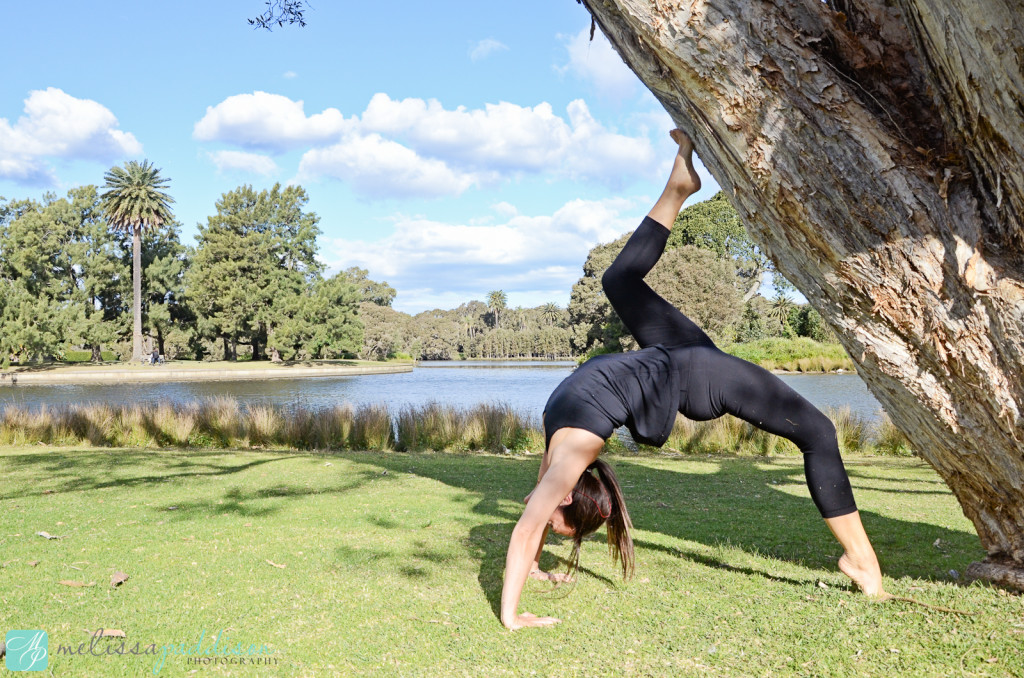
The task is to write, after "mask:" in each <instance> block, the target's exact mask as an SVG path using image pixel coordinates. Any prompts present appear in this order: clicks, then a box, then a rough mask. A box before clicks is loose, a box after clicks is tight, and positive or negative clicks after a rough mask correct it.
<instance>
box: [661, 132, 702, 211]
mask: <svg viewBox="0 0 1024 678" xmlns="http://www.w3.org/2000/svg"><path fill="white" fill-rule="evenodd" d="M668 134H669V136H670V137H672V141H674V142H676V143H677V144H679V152H678V153H677V154H676V159H675V164H674V165H673V166H672V174H671V175H669V178H668V186H667V187H666V190H674V191H677V192H678V193H679V194H681V195H683V196H684V197H688V196H690V195H693V194H694V193H696V192H697V191H699V190H700V177H699V176H698V175H697V170H695V169H694V168H693V141H691V140H690V137H689V136H687V134H686V132H684V131H683V130H681V129H674V130H672V131H671V132H669V133H668Z"/></svg>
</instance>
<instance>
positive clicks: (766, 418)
mask: <svg viewBox="0 0 1024 678" xmlns="http://www.w3.org/2000/svg"><path fill="white" fill-rule="evenodd" d="M668 234H669V231H668V229H667V228H665V227H664V226H662V225H661V224H659V223H658V222H656V221H655V220H653V219H651V218H650V217H647V218H645V219H644V221H643V223H641V224H640V227H639V228H638V229H637V230H636V232H635V233H634V234H633V235H632V237H630V239H629V241H628V242H627V243H626V246H625V247H623V248H622V252H621V253H620V254H619V256H618V257H617V258H616V259H615V261H614V262H613V263H612V265H611V266H610V267H609V268H608V270H607V271H606V272H605V274H604V277H603V278H602V284H603V285H604V291H605V294H606V295H607V296H608V300H609V301H611V304H612V306H613V307H614V308H615V312H616V313H618V315H619V318H621V319H622V322H623V324H625V326H626V327H627V328H628V329H629V331H630V332H631V333H632V335H633V337H634V338H635V339H636V340H637V342H638V343H639V344H640V346H641V347H642V348H646V347H648V346H654V345H656V344H661V345H662V346H664V347H665V348H667V349H668V350H669V352H670V353H671V354H672V357H673V359H674V360H675V361H676V362H677V364H679V365H680V367H681V369H682V372H683V373H682V377H681V379H682V382H681V383H682V388H681V393H680V401H679V411H680V412H681V413H682V414H683V415H684V416H686V417H688V418H690V419H694V420H697V421H706V420H708V419H716V418H718V417H720V416H722V415H723V414H732V415H734V416H736V417H739V418H740V419H742V420H743V421H746V422H748V423H750V424H752V425H753V426H756V427H757V428H759V429H762V430H764V431H768V432H769V433H772V434H775V435H779V436H782V437H783V438H786V439H788V440H791V441H792V442H793V443H794V444H796V446H797V447H798V448H800V451H801V452H803V455H804V474H805V475H806V478H807V487H808V488H809V489H810V491H811V498H812V499H813V500H814V504H815V505H816V506H817V507H818V510H819V511H820V512H821V515H822V516H823V517H825V518H835V517H837V516H842V515H846V514H848V513H853V512H854V511H856V510H857V505H856V503H854V500H853V490H852V488H851V487H850V479H849V477H847V475H846V469H845V468H844V467H843V460H842V458H841V457H840V456H839V443H838V440H837V439H836V429H835V426H834V425H833V424H832V422H831V421H830V420H829V418H828V417H826V416H825V415H824V414H822V413H821V411H819V410H818V409H817V408H816V407H814V406H813V405H811V404H810V403H809V402H807V400H805V399H804V398H803V396H801V395H800V394H799V393H797V392H796V391H794V390H793V389H791V388H790V387H789V386H787V385H786V384H785V383H783V382H782V380H781V379H779V378H778V377H776V376H775V375H773V374H772V373H771V372H768V371H767V370H764V369H762V368H760V367H758V366H757V365H754V364H752V363H748V362H747V361H745V360H741V359H740V358H736V357H734V356H731V355H729V354H727V353H723V352H722V351H720V350H719V349H718V348H716V347H715V344H714V342H712V341H711V338H710V337H708V335H707V334H705V333H704V331H703V330H701V329H700V328H699V327H697V325H696V324H695V323H694V322H693V321H692V320H690V319H689V318H687V317H686V316H685V315H683V314H682V313H680V312H679V310H678V309H676V308H675V307H674V306H672V304H670V303H668V302H667V301H665V300H664V299H662V298H661V297H660V296H658V295H657V294H656V293H655V292H654V290H652V289H651V288H650V287H649V286H648V285H647V283H645V282H644V276H646V275H647V273H648V272H649V271H650V270H651V269H652V268H653V267H654V264H655V263H657V261H658V259H659V258H661V254H662V252H663V251H664V250H665V243H666V242H667V240H668Z"/></svg>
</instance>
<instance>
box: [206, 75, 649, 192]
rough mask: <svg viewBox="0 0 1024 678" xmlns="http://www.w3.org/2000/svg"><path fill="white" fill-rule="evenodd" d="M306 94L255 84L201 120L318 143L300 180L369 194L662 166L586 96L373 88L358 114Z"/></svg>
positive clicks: (214, 135)
mask: <svg viewBox="0 0 1024 678" xmlns="http://www.w3.org/2000/svg"><path fill="white" fill-rule="evenodd" d="M302 109H303V106H302V102H301V101H299V102H295V101H292V100H290V99H288V98H287V97H284V96H281V95H273V94H267V93H264V92H256V93H255V94H251V95H249V94H245V95H237V96H232V97H229V98H228V99H225V100H224V101H223V102H221V103H220V104H217V105H216V106H212V107H210V108H208V109H207V113H206V115H205V116H204V117H203V119H202V120H200V121H199V122H198V123H196V125H195V132H194V136H195V138H197V139H200V140H208V141H221V142H227V143H233V144H235V145H237V146H241V147H242V148H246V149H250V148H263V149H269V150H271V151H284V150H285V149H287V148H293V147H303V146H306V147H312V148H309V149H308V150H306V152H305V153H304V154H303V156H302V160H301V162H300V166H299V172H298V175H297V177H296V179H295V180H298V181H307V180H315V179H317V178H319V177H331V178H334V179H337V180H340V181H344V182H347V183H349V184H350V185H351V186H352V187H353V188H354V189H355V190H356V191H358V192H361V193H364V194H366V195H370V196H377V197H379V196H407V195H417V196H428V197H429V196H442V195H459V194H461V193H462V192H463V191H465V190H466V189H467V188H469V187H470V186H474V185H477V186H479V185H486V184H491V183H494V182H497V181H499V180H501V179H507V178H511V177H513V176H517V175H520V174H535V175H536V174H540V175H549V176H554V177H561V178H571V179H587V180H592V181H596V182H599V183H603V184H605V185H607V186H609V187H612V188H619V187H621V186H623V185H625V184H628V183H630V182H631V181H633V180H636V179H638V178H649V177H650V176H651V175H652V173H653V171H654V170H655V169H656V163H655V158H654V151H653V147H652V145H651V143H650V141H649V139H648V138H647V136H646V130H644V131H643V132H642V133H641V134H640V135H639V136H625V135H621V134H618V133H616V132H615V131H614V130H610V129H608V128H606V127H605V126H604V125H602V124H601V123H600V122H598V121H597V120H595V119H594V117H593V116H592V115H591V113H590V111H589V109H588V107H587V105H586V103H585V102H584V101H582V100H576V101H573V102H572V103H570V104H569V106H568V108H567V111H566V114H565V116H564V117H563V116H559V115H557V114H556V113H555V112H554V110H553V109H552V107H551V105H550V104H548V103H540V104H537V105H536V106H532V107H531V106H519V105H517V104H511V103H508V102H500V103H497V104H487V105H485V106H484V107H483V108H477V109H467V108H465V107H462V106H459V107H457V108H454V109H446V108H445V107H444V106H443V105H442V104H441V103H440V102H439V101H437V100H434V99H430V100H424V99H416V98H408V99H401V100H396V99H392V98H390V97H389V96H388V95H387V94H383V93H378V94H375V95H374V96H373V97H372V98H371V100H370V102H369V104H367V107H366V110H365V111H363V113H362V114H361V115H360V116H353V117H351V118H345V117H344V116H343V115H342V114H341V113H340V112H339V111H338V110H336V109H333V108H331V109H327V110H326V111H324V112H323V113H320V114H317V115H314V116H309V117H307V116H306V115H305V113H304V112H303V110H302Z"/></svg>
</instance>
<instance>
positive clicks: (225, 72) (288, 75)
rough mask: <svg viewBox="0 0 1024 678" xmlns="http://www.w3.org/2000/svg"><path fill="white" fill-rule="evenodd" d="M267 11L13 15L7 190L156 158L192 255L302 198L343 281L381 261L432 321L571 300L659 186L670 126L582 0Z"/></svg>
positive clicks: (34, 194)
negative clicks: (212, 222) (234, 200)
mask: <svg viewBox="0 0 1024 678" xmlns="http://www.w3.org/2000/svg"><path fill="white" fill-rule="evenodd" d="M262 9H263V5H262V3H261V2H259V0H231V1H222V2H215V3H210V2H194V1H191V0H188V1H184V2H175V3H139V2H104V3H83V2H70V1H61V2H51V1H48V0H37V1H36V2H34V3H15V4H14V5H12V6H10V7H7V8H5V24H6V25H7V26H8V31H7V32H6V35H5V38H4V40H3V41H0V58H2V62H3V63H5V64H7V66H6V68H5V73H4V77H3V88H2V90H0V92H2V96H0V196H4V197H6V198H8V199H13V198H30V197H31V198H39V197H40V196H42V195H43V193H44V192H46V191H48V190H49V191H55V192H57V193H58V194H59V195H63V194H64V193H65V192H66V191H67V189H69V188H71V187H73V186H76V185H81V184H90V183H91V184H102V182H103V173H104V171H105V170H106V169H108V168H109V167H111V166H112V165H114V164H120V163H123V162H124V161H126V160H129V159H143V158H145V159H148V160H150V161H152V162H154V163H155V164H156V166H157V167H159V168H161V170H162V172H163V174H164V175H165V176H166V177H168V178H169V179H170V180H171V183H170V193H171V194H172V196H173V197H174V199H175V205H174V209H175V214H176V216H177V218H178V219H179V220H180V221H181V223H182V224H183V227H184V228H183V239H184V240H185V241H186V242H189V243H193V242H194V235H195V233H196V224H197V223H198V222H205V221H206V218H207V217H208V216H209V215H212V214H213V213H214V212H215V203H216V200H217V199H218V197H219V196H220V195H221V194H222V193H224V192H227V191H230V190H232V189H233V188H235V187H237V186H239V185H242V184H252V185H253V186H255V187H257V188H264V187H269V186H272V185H273V184H274V183H275V182H281V183H289V182H297V183H299V184H301V185H302V186H304V187H305V188H306V190H307V192H308V193H309V196H310V201H309V205H308V209H310V210H312V211H314V212H316V213H317V214H318V215H319V217H320V228H321V230H322V235H321V237H320V256H321V258H322V260H323V261H324V263H325V264H326V265H327V267H328V272H329V273H333V272H335V271H337V270H340V269H342V268H347V267H349V266H361V267H363V268H366V269H369V271H370V277H372V278H374V279H377V280H387V281H388V282H389V283H390V284H391V285H392V286H393V287H395V288H396V289H397V290H398V296H397V298H396V299H395V303H394V306H395V308H397V309H399V310H402V311H407V312H412V313H415V312H419V311H422V310H426V309H429V308H453V307H455V306H457V305H458V304H460V303H462V302H464V301H468V300H470V299H481V300H482V299H484V297H485V295H486V293H487V292H488V291H489V290H494V289H503V290H505V291H506V292H507V293H508V297H509V303H510V305H512V306H535V305H538V304H542V303H546V302H555V303H557V304H559V305H560V306H565V305H566V303H567V302H568V300H569V291H570V288H571V286H572V284H573V283H574V282H575V281H576V280H577V279H578V278H579V276H580V275H581V273H582V264H583V261H584V259H585V258H586V254H587V251H588V250H589V249H590V248H591V247H593V246H594V245H595V244H597V243H598V242H606V241H608V240H611V239H614V238H615V237H617V236H618V235H620V234H621V233H624V232H625V231H627V230H630V229H632V228H634V227H635V226H636V224H637V223H639V221H640V219H641V217H642V216H643V215H644V214H645V213H646V211H647V209H648V208H649V206H650V204H651V202H652V201H653V200H654V199H655V198H656V197H657V195H658V193H659V192H660V191H661V188H662V186H663V182H664V178H665V176H666V173H667V170H668V163H669V161H670V160H671V158H672V154H673V146H672V142H671V140H669V138H668V135H667V131H668V128H669V127H670V126H671V121H670V119H669V117H668V115H667V114H666V113H665V112H664V111H663V110H662V109H661V107H660V106H659V105H658V103H657V102H656V101H655V99H654V98H653V97H652V96H651V95H650V94H649V93H648V92H647V91H646V89H644V88H643V86H642V85H641V84H640V82H639V81H638V80H637V79H636V77H635V76H634V75H633V74H632V73H631V72H630V71H629V70H628V69H627V68H626V67H625V65H623V64H622V62H621V60H620V59H619V58H618V56H617V55H616V54H615V53H614V52H613V51H612V49H611V48H610V46H609V45H608V43H607V41H606V40H605V39H604V38H603V37H602V36H601V34H600V31H598V33H597V36H596V39H595V40H594V41H593V42H590V41H589V40H588V34H589V29H590V16H589V15H588V14H587V12H586V11H585V10H584V9H583V7H582V6H581V5H579V4H577V3H576V2H575V0H521V1H520V2H516V3H480V2H470V1H465V2H456V1H454V0H450V1H447V2H445V1H439V2H432V3H423V2H410V1H406V0H398V1H396V2H392V3H386V4H383V3H365V2H314V3H313V7H312V8H311V9H309V10H307V14H306V15H307V20H308V25H307V26H306V27H305V28H299V27H297V26H294V27H286V28H283V29H277V30H275V31H273V32H271V33H268V32H266V31H255V30H253V29H252V28H251V27H250V26H249V25H248V23H247V22H246V21H245V19H246V18H247V17H250V16H254V15H255V14H257V13H259V12H260V11H261V10H262ZM700 171H701V173H702V175H703V177H704V189H703V190H702V192H701V194H699V195H698V196H697V199H704V198H707V197H710V196H711V195H712V194H713V193H714V192H715V191H716V190H717V186H716V185H715V183H714V181H713V180H712V179H711V178H710V176H709V175H708V174H707V172H706V171H704V170H703V168H702V167H701V168H700Z"/></svg>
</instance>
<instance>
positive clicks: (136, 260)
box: [132, 226, 142, 363]
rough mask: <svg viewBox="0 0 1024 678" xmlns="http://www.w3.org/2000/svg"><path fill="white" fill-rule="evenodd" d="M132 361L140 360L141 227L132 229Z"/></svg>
mask: <svg viewBox="0 0 1024 678" xmlns="http://www.w3.org/2000/svg"><path fill="white" fill-rule="evenodd" d="M132 316H133V321H132V362H133V363H137V362H140V361H141V360H142V229H141V228H139V227H138V226H136V227H134V228H133V229H132Z"/></svg>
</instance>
